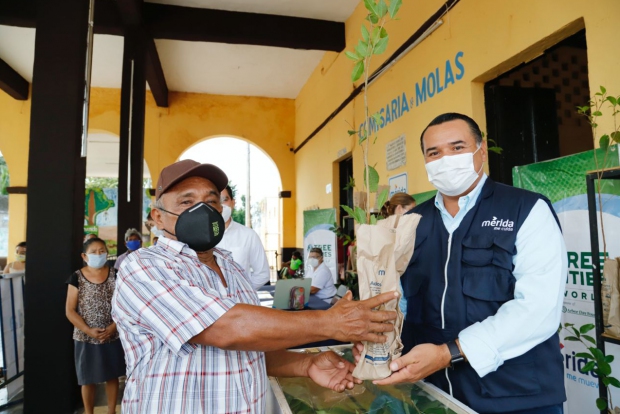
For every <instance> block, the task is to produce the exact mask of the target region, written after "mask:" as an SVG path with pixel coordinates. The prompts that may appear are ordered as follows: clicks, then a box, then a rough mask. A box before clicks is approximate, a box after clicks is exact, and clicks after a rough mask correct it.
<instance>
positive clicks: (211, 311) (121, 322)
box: [112, 160, 397, 414]
mask: <svg viewBox="0 0 620 414" xmlns="http://www.w3.org/2000/svg"><path fill="white" fill-rule="evenodd" d="M227 182H228V178H227V177H226V175H225V174H224V173H223V172H222V171H221V170H220V169H219V168H217V167H215V166H213V165H209V164H198V163H197V162H195V161H192V160H184V161H180V162H178V163H175V164H173V165H171V166H168V167H166V168H164V170H163V171H162V172H161V174H160V177H159V182H158V184H157V189H156V195H155V197H156V202H155V209H154V210H153V212H152V216H153V219H154V220H155V223H156V224H157V227H158V228H160V229H162V230H163V231H165V232H166V233H167V236H166V237H163V236H162V237H160V239H159V242H158V243H157V246H154V247H152V248H150V249H140V250H138V251H137V252H136V253H134V254H132V255H130V256H129V257H128V258H127V259H126V260H125V262H124V263H123V265H122V267H121V269H120V273H119V276H118V281H117V287H116V291H115V296H114V299H113V304H112V306H113V317H114V320H115V321H116V323H117V327H118V330H119V333H120V337H121V340H122V343H123V347H124V349H125V355H126V360H127V383H126V387H125V393H124V397H123V413H125V414H134V413H135V414H149V413H176V412H186V413H192V414H195V413H263V412H264V411H265V398H264V397H265V392H266V387H267V379H266V374H267V373H269V375H276V376H308V377H310V378H312V379H313V380H314V381H315V382H316V383H318V384H320V385H322V386H325V387H329V388H331V389H333V390H336V391H343V390H344V389H345V388H351V387H352V386H353V378H352V377H351V374H350V373H351V372H352V368H353V367H352V365H351V364H349V363H347V362H346V361H344V360H342V359H340V358H339V357H337V356H336V355H335V354H333V353H330V352H328V353H322V354H319V355H318V356H310V355H305V354H297V353H289V352H286V351H284V349H286V348H288V347H291V346H295V345H300V344H303V343H306V342H313V341H319V340H324V339H327V338H335V339H339V340H370V341H374V342H383V341H385V336H383V335H381V333H382V332H387V331H391V330H392V329H393V325H392V324H391V323H386V322H388V321H391V320H394V319H395V316H396V315H395V314H394V313H393V312H385V311H372V309H373V308H375V307H376V306H378V305H380V304H381V303H385V302H388V301H390V300H392V299H394V298H395V297H396V296H397V295H396V294H393V293H387V294H384V295H381V296H378V297H376V298H373V299H370V300H368V301H364V302H352V301H351V296H350V293H349V294H348V296H345V298H344V299H345V300H341V301H340V302H339V303H338V304H337V305H336V306H334V307H333V308H332V309H331V310H328V311H303V312H285V311H278V310H275V309H269V308H263V307H260V306H258V305H259V301H258V298H257V296H256V293H255V292H254V289H253V288H252V284H251V282H250V280H249V278H248V276H247V275H246V274H245V272H244V270H243V268H242V267H241V266H239V265H238V264H237V263H235V262H234V261H233V260H232V259H231V257H230V255H229V254H228V253H227V252H225V251H221V250H218V249H216V248H214V247H213V246H214V245H215V244H217V243H218V242H219V239H221V236H222V233H223V231H224V228H223V226H224V221H223V219H222V217H221V216H220V214H219V213H218V212H221V210H222V206H221V204H220V192H221V190H222V189H223V188H224V187H225V186H226V184H227Z"/></svg>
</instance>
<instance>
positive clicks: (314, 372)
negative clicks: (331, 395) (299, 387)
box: [308, 351, 362, 392]
mask: <svg viewBox="0 0 620 414" xmlns="http://www.w3.org/2000/svg"><path fill="white" fill-rule="evenodd" d="M354 369H355V365H353V364H352V363H350V362H349V361H347V360H345V359H344V358H341V357H339V356H338V355H336V354H335V353H333V352H332V351H328V352H322V353H320V354H318V355H316V356H313V357H312V358H311V359H310V361H309V366H308V377H310V379H312V381H314V382H316V383H317V384H318V385H320V386H322V387H325V388H329V389H331V390H333V391H336V392H342V391H344V390H345V389H351V388H353V387H354V386H355V383H356V382H357V383H358V384H361V382H362V381H361V380H358V379H354V378H353V375H351V373H352V372H353V370H354Z"/></svg>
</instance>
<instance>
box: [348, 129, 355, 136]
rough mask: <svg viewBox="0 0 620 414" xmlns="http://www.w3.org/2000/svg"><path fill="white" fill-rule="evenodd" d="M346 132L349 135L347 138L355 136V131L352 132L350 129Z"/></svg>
mask: <svg viewBox="0 0 620 414" xmlns="http://www.w3.org/2000/svg"><path fill="white" fill-rule="evenodd" d="M347 132H348V133H349V136H351V135H355V134H357V131H354V130H352V129H350V130H348V131H347Z"/></svg>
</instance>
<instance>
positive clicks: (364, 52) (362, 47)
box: [355, 40, 368, 57]
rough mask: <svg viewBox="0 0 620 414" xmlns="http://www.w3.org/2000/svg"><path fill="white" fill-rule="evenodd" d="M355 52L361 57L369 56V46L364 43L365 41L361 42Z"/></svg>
mask: <svg viewBox="0 0 620 414" xmlns="http://www.w3.org/2000/svg"><path fill="white" fill-rule="evenodd" d="M355 52H357V54H358V55H360V56H361V57H366V56H368V44H367V43H366V42H364V41H363V40H360V41H359V42H358V43H357V46H355Z"/></svg>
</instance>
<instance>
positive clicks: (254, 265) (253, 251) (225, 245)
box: [217, 185, 269, 290]
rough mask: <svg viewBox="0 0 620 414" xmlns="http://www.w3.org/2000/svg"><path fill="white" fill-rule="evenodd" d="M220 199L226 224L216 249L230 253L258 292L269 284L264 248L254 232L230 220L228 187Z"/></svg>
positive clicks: (232, 201) (231, 205) (231, 204)
mask: <svg viewBox="0 0 620 414" xmlns="http://www.w3.org/2000/svg"><path fill="white" fill-rule="evenodd" d="M220 197H221V198H222V200H221V202H222V206H223V210H222V216H223V217H224V222H225V223H226V231H225V232H224V238H223V239H222V241H221V242H220V243H219V244H218V245H217V247H218V248H219V249H224V250H228V251H229V252H231V253H232V258H233V260H234V261H235V262H237V263H239V264H240V265H241V267H243V268H244V269H245V271H246V273H247V275H248V277H249V278H250V280H251V281H252V286H254V289H257V290H258V289H259V288H260V287H262V286H264V285H265V284H266V283H269V263H268V262H267V255H266V254H265V248H264V247H263V244H262V243H261V241H260V238H259V237H258V234H256V232H255V231H254V230H252V229H250V228H248V227H245V226H242V225H241V224H239V223H237V222H235V221H234V220H233V219H232V211H233V210H234V209H235V198H234V194H233V191H232V189H231V188H230V185H227V186H226V188H224V189H223V190H222V192H221V195H220Z"/></svg>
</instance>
